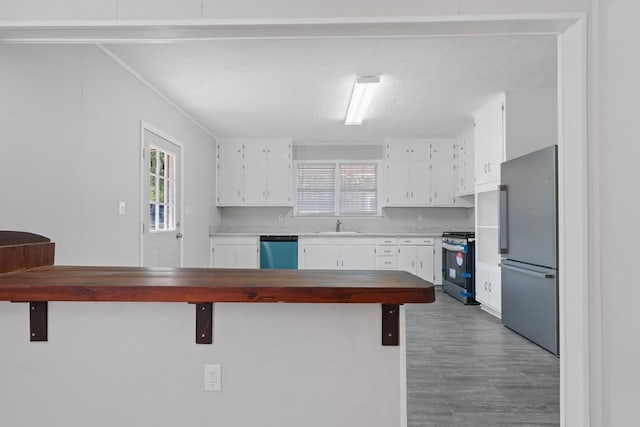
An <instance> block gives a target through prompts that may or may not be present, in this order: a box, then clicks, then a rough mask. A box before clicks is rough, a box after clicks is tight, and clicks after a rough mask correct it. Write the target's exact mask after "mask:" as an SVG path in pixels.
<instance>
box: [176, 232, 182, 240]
mask: <svg viewBox="0 0 640 427" xmlns="http://www.w3.org/2000/svg"><path fill="white" fill-rule="evenodd" d="M176 239H182V233H181V232H179V231H178V232H177V233H176Z"/></svg>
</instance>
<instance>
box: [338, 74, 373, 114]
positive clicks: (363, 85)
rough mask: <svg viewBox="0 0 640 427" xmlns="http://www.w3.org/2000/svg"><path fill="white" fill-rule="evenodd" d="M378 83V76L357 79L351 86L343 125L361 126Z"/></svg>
mask: <svg viewBox="0 0 640 427" xmlns="http://www.w3.org/2000/svg"><path fill="white" fill-rule="evenodd" d="M379 83H380V77H379V76H367V77H358V78H357V79H356V82H355V84H354V85H353V93H352V94H351V101H349V108H348V109H347V117H346V118H345V120H344V124H345V125H361V124H362V120H364V115H365V114H367V110H368V109H369V104H371V100H372V99H373V94H374V92H375V91H376V88H377V87H378V84H379Z"/></svg>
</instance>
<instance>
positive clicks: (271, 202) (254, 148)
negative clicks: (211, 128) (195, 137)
mask: <svg viewBox="0 0 640 427" xmlns="http://www.w3.org/2000/svg"><path fill="white" fill-rule="evenodd" d="M291 152H292V149H291V140H290V139H241V140H227V141H221V142H219V143H218V155H217V161H218V165H217V189H218V196H217V204H218V206H291V205H292V196H291V182H292V156H291Z"/></svg>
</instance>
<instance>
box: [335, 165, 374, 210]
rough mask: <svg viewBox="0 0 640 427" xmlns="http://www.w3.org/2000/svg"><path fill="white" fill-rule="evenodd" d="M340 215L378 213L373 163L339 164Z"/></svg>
mask: <svg viewBox="0 0 640 427" xmlns="http://www.w3.org/2000/svg"><path fill="white" fill-rule="evenodd" d="M339 167H340V213H342V214H365V215H371V214H373V215H375V214H376V213H377V212H378V174H377V164H375V163H341V164H340V165H339Z"/></svg>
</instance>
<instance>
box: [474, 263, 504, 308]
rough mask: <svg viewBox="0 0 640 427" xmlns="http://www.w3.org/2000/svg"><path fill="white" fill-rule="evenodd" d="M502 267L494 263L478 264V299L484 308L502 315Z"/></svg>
mask: <svg viewBox="0 0 640 427" xmlns="http://www.w3.org/2000/svg"><path fill="white" fill-rule="evenodd" d="M501 283H502V282H501V272H500V267H498V266H496V265H492V264H484V263H478V264H476V300H477V301H478V302H479V303H481V304H482V309H483V310H485V311H487V312H489V313H491V314H493V315H494V316H496V317H500V314H501V312H502V288H501Z"/></svg>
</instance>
